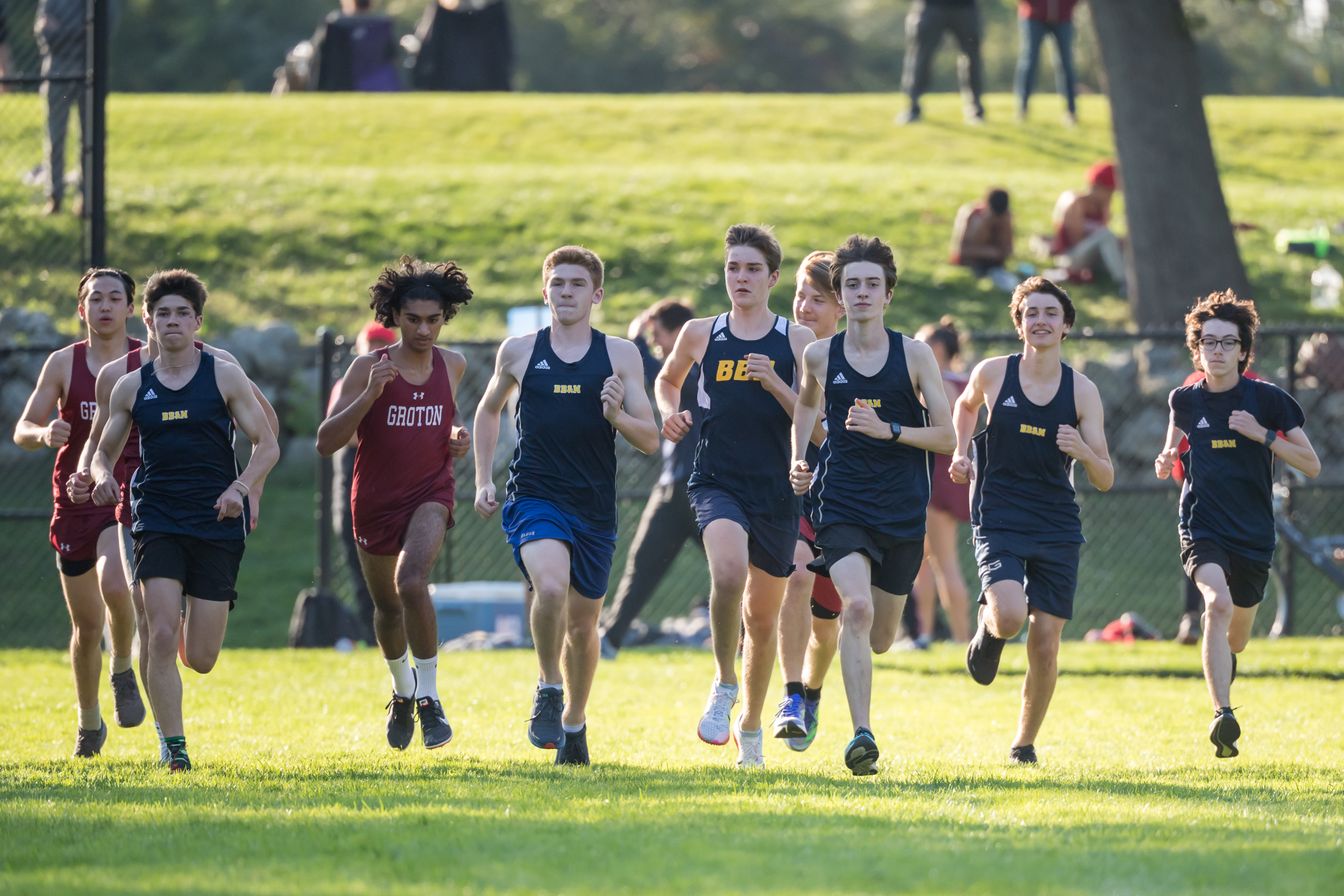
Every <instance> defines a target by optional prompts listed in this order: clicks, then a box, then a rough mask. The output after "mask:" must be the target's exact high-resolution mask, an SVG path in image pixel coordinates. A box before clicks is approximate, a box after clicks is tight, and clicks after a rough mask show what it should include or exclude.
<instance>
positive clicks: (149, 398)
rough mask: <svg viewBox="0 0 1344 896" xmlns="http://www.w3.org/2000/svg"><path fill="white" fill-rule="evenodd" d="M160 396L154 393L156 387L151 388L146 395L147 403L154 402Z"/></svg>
mask: <svg viewBox="0 0 1344 896" xmlns="http://www.w3.org/2000/svg"><path fill="white" fill-rule="evenodd" d="M158 397H159V396H158V395H157V394H156V393H155V392H154V387H153V386H150V387H149V391H148V392H146V393H145V401H153V400H154V399H156V398H158Z"/></svg>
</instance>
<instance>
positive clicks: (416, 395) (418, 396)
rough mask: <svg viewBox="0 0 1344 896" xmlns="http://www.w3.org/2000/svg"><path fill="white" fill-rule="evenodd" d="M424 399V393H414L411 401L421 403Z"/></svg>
mask: <svg viewBox="0 0 1344 896" xmlns="http://www.w3.org/2000/svg"><path fill="white" fill-rule="evenodd" d="M424 397H425V393H423V392H412V393H411V401H419V400H420V399H422V398H424Z"/></svg>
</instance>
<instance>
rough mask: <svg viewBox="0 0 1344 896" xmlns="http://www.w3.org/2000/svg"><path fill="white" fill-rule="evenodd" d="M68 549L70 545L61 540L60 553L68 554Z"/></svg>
mask: <svg viewBox="0 0 1344 896" xmlns="http://www.w3.org/2000/svg"><path fill="white" fill-rule="evenodd" d="M70 550H71V548H70V545H68V544H66V543H65V542H61V553H62V554H68V553H70Z"/></svg>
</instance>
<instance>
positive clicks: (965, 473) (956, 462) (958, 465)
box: [947, 454, 973, 485]
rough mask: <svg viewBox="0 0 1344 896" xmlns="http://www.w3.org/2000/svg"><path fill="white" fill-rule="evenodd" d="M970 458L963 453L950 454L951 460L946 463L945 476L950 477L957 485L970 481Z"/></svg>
mask: <svg viewBox="0 0 1344 896" xmlns="http://www.w3.org/2000/svg"><path fill="white" fill-rule="evenodd" d="M972 472H973V471H972V469H971V459H970V458H969V457H967V456H966V455H964V454H954V455H952V462H951V463H950V464H948V465H947V478H948V479H951V480H952V481H953V482H955V483H956V484H957V485H965V484H966V483H968V482H970V481H971V474H972Z"/></svg>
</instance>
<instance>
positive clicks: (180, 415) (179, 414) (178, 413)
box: [163, 409, 187, 421]
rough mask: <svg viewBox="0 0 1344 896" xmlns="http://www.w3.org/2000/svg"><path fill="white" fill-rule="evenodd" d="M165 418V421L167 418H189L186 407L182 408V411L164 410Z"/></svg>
mask: <svg viewBox="0 0 1344 896" xmlns="http://www.w3.org/2000/svg"><path fill="white" fill-rule="evenodd" d="M163 419H164V420H165V421H167V420H185V419H187V412H186V410H185V409H183V410H181V411H164V412H163Z"/></svg>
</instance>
